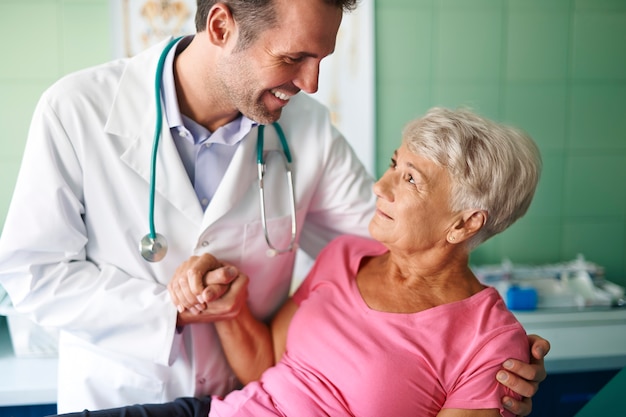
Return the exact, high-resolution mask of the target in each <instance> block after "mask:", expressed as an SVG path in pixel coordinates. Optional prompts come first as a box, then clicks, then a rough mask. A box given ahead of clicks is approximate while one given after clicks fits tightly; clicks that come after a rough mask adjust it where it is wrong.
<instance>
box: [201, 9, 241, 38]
mask: <svg viewBox="0 0 626 417" xmlns="http://www.w3.org/2000/svg"><path fill="white" fill-rule="evenodd" d="M234 32H235V20H234V19H233V15H232V13H231V11H230V8H229V7H228V6H227V5H225V4H224V3H216V4H215V5H214V6H213V7H211V10H209V14H208V16H207V21H206V33H207V35H208V36H209V39H210V41H211V43H213V44H214V45H217V46H224V45H225V44H226V43H227V42H228V40H229V39H230V38H231V37H233V34H234Z"/></svg>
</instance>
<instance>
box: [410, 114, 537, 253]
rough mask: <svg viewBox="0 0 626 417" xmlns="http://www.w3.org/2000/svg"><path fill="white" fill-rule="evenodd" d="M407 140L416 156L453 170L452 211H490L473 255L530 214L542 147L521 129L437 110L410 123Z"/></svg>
mask: <svg viewBox="0 0 626 417" xmlns="http://www.w3.org/2000/svg"><path fill="white" fill-rule="evenodd" d="M402 136H403V141H404V143H405V144H406V145H407V146H408V148H409V149H410V150H411V151H412V152H413V153H415V154H418V155H420V156H422V157H425V158H427V159H429V160H431V161H433V162H435V163H436V164H438V165H440V166H443V167H444V168H446V169H447V170H448V172H449V173H450V177H451V179H452V189H451V191H450V194H451V199H450V200H451V203H450V204H451V207H450V208H451V209H452V210H454V211H462V210H472V209H478V210H485V211H487V220H486V222H485V225H484V226H483V228H482V229H481V230H480V231H479V233H477V234H476V235H475V236H474V237H473V238H472V239H471V240H470V241H469V242H468V244H467V245H468V248H469V249H470V250H471V249H473V248H475V247H476V246H478V245H479V244H481V243H482V242H484V241H485V240H487V239H489V238H490V237H492V236H493V235H495V234H497V233H500V232H502V231H503V230H505V229H506V228H507V227H509V226H510V225H511V224H513V223H514V222H515V221H516V220H517V219H519V218H520V217H522V216H523V215H524V214H525V213H526V210H528V207H529V206H530V202H531V201H532V199H533V195H534V194H535V189H536V187H537V183H538V181H539V176H540V174H541V167H542V162H541V155H540V154H539V149H538V148H537V145H536V144H535V142H534V141H533V140H532V139H531V138H530V137H529V136H528V135H527V134H525V133H524V132H522V131H521V130H518V129H516V128H514V127H512V126H507V125H504V124H501V123H496V122H494V121H492V120H489V119H486V118H484V117H481V116H479V115H477V114H475V113H473V112H472V111H470V110H468V109H457V110H450V109H445V108H440V107H435V108H432V109H431V110H429V111H428V112H427V113H426V115H425V116H423V117H421V118H419V119H416V120H413V121H411V122H409V123H408V124H407V125H406V127H405V128H404V131H403V134H402Z"/></svg>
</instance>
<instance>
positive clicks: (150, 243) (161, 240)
mask: <svg viewBox="0 0 626 417" xmlns="http://www.w3.org/2000/svg"><path fill="white" fill-rule="evenodd" d="M181 38H182V37H178V38H175V39H172V40H171V41H170V42H169V43H168V44H167V45H166V46H165V48H164V49H163V52H161V55H160V57H159V61H158V62H157V68H156V73H155V77H154V91H155V103H156V122H155V129H154V139H153V143H152V155H151V160H150V198H149V204H148V223H149V228H150V231H149V233H148V234H147V235H146V236H144V237H143V238H142V239H141V241H140V242H139V251H140V253H141V255H142V256H143V258H144V259H145V260H146V261H148V262H158V261H160V260H161V259H163V258H164V257H165V254H166V253H167V240H166V239H165V237H164V236H163V235H161V234H159V233H157V232H156V227H155V224H154V211H155V200H156V166H157V155H158V149H159V142H160V139H161V129H162V128H163V115H162V107H161V83H162V79H163V69H164V66H165V60H166V59H167V55H168V52H169V51H170V50H171V49H172V47H173V46H174V45H176V43H177V42H178V41H179V40H180V39H181ZM272 126H274V128H275V129H276V133H277V134H278V138H279V140H280V143H281V146H282V150H283V155H282V156H283V162H284V163H285V169H286V175H287V186H288V189H289V196H290V205H291V239H290V242H289V244H288V245H287V247H286V248H284V249H280V248H276V247H275V246H274V245H273V244H272V243H271V240H270V237H269V232H268V229H267V218H266V213H265V191H264V186H263V177H264V175H265V163H264V161H263V145H264V130H265V126H264V125H259V126H258V136H257V171H258V178H259V193H260V202H261V224H262V226H263V232H264V235H265V241H266V243H267V245H268V247H269V249H268V251H267V253H268V256H274V255H277V254H280V253H286V252H291V251H293V250H294V249H295V248H296V243H295V242H296V237H297V221H296V201H295V190H294V185H293V175H292V172H291V162H292V159H291V152H290V150H289V145H288V144H287V139H286V138H285V133H284V132H283V129H282V128H281V127H280V125H279V124H278V122H274V123H272Z"/></svg>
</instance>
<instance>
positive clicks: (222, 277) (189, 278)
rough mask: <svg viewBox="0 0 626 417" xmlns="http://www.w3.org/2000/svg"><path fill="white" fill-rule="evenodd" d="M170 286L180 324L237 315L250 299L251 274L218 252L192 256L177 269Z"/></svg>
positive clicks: (218, 319)
mask: <svg viewBox="0 0 626 417" xmlns="http://www.w3.org/2000/svg"><path fill="white" fill-rule="evenodd" d="M167 288H168V290H169V293H170V297H171V298H172V302H173V303H174V305H175V306H176V308H177V309H178V320H177V325H179V326H184V325H186V324H191V323H207V322H214V321H220V320H228V319H232V318H233V317H236V316H237V315H238V314H239V312H240V311H241V309H242V307H243V306H244V305H245V303H246V299H247V296H248V276H247V275H245V274H242V273H241V272H240V271H239V270H238V269H237V268H235V267H234V266H233V265H230V264H227V263H224V262H221V261H218V260H217V259H216V258H215V257H214V256H212V255H209V254H203V255H200V256H192V257H190V258H189V259H188V260H186V261H185V262H183V263H182V264H181V265H180V266H179V267H178V268H177V269H176V272H175V273H174V276H173V277H172V279H171V281H170V282H169V284H168V285H167Z"/></svg>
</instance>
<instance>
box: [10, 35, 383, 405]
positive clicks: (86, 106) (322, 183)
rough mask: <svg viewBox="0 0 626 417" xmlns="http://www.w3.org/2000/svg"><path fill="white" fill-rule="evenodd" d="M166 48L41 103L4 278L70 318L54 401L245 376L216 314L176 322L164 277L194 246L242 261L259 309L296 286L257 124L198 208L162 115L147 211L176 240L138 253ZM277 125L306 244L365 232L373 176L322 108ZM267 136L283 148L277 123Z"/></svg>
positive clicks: (134, 394) (43, 310) (31, 306)
mask: <svg viewBox="0 0 626 417" xmlns="http://www.w3.org/2000/svg"><path fill="white" fill-rule="evenodd" d="M163 46H164V44H160V45H158V46H156V47H154V48H151V49H150V50H148V51H146V52H144V53H142V54H140V55H138V56H136V57H134V58H131V59H129V60H119V61H115V62H111V63H108V64H105V65H102V66H99V67H97V68H93V69H88V70H84V71H80V72H78V73H75V74H72V75H69V76H67V77H65V78H64V79H62V80H60V81H59V82H57V83H56V84H55V85H53V86H52V87H51V88H50V89H49V90H48V91H46V92H45V93H44V94H43V96H42V98H41V100H40V101H39V103H38V105H37V108H36V110H35V113H34V116H33V120H32V125H31V128H30V131H29V136H28V141H27V145H26V150H25V154H24V160H23V164H22V168H21V170H20V173H19V177H18V181H17V186H16V188H15V194H14V197H13V200H12V203H11V206H10V209H9V213H8V216H7V219H6V222H5V228H4V231H3V235H2V239H1V240H0V283H2V285H3V286H5V288H6V290H7V291H8V293H9V295H10V296H11V299H12V300H13V303H14V305H15V307H16V308H17V309H18V310H19V311H21V312H24V313H27V314H29V316H30V317H32V318H33V319H34V320H35V321H36V322H38V323H41V324H42V325H46V326H55V327H58V328H60V329H61V330H62V331H61V336H60V345H59V386H58V406H59V412H61V413H65V412H70V411H80V410H83V409H85V408H89V409H98V408H107V407H115V406H120V405H125V404H131V403H155V402H163V401H169V400H172V399H174V398H176V397H179V396H193V395H196V396H199V395H205V394H208V393H210V394H218V395H222V394H224V393H226V392H227V391H229V390H232V389H233V388H234V387H235V386H236V380H235V378H234V376H233V375H232V372H231V370H230V368H229V367H228V365H227V363H226V361H225V358H224V355H223V353H222V351H221V346H220V344H219V342H218V340H217V337H216V334H215V331H214V328H213V327H212V325H191V326H186V327H185V328H184V329H183V330H182V332H177V331H176V326H175V322H176V309H175V308H174V306H173V304H172V302H171V300H170V298H169V294H168V292H167V288H166V285H167V283H168V281H169V280H170V278H171V277H172V275H173V273H174V271H175V269H176V267H177V266H178V265H179V264H180V263H181V262H183V261H184V260H185V259H187V258H188V257H189V256H190V255H192V254H199V253H202V252H210V253H212V254H214V255H216V256H217V257H219V258H221V259H224V260H227V261H229V262H232V263H234V264H236V265H237V266H239V267H240V268H241V269H242V270H243V271H244V272H245V273H247V274H248V275H249V276H250V286H249V289H250V297H249V303H250V306H251V309H252V311H253V313H254V314H255V315H257V316H258V317H260V318H268V317H269V316H271V315H272V314H273V313H274V312H275V310H276V309H277V307H278V306H279V305H280V304H281V303H282V301H283V300H284V299H285V298H286V297H287V295H288V290H289V286H290V279H291V275H292V269H293V264H294V257H295V253H289V254H286V255H280V256H276V257H267V255H266V251H267V245H266V243H265V240H264V236H263V231H262V228H261V222H260V209H259V190H258V181H257V174H256V172H257V171H256V170H257V167H256V135H257V129H256V128H255V129H253V130H252V132H251V133H250V134H249V135H248V137H246V138H245V139H244V140H243V141H242V143H241V145H240V147H239V148H238V150H237V151H236V154H235V155H234V158H233V160H232V162H231V164H230V166H229V168H228V170H227V172H226V173H225V176H224V178H223V180H222V183H221V184H220V186H219V188H218V190H217V192H216V194H215V196H214V198H213V201H212V202H211V204H210V205H209V207H208V208H207V210H206V212H204V213H203V211H202V209H201V206H200V203H199V202H198V199H197V197H196V194H195V193H194V190H193V187H192V185H191V183H190V181H189V178H188V176H187V174H186V171H185V168H184V167H183V164H182V162H181V160H180V158H179V156H178V153H177V150H176V147H175V145H174V143H173V139H172V136H171V134H170V132H169V129H168V128H167V123H166V122H164V123H163V131H162V139H161V142H160V145H159V146H160V147H159V152H158V163H157V164H158V165H157V181H156V189H157V193H156V204H155V214H154V218H155V222H156V231H157V232H158V233H161V234H163V235H164V236H165V237H166V238H167V240H168V243H169V251H168V253H167V256H166V257H165V259H164V260H163V261H161V262H159V263H148V262H146V261H144V260H143V258H142V257H141V255H140V253H139V249H138V246H139V243H138V242H139V240H140V239H141V238H142V237H143V236H144V235H145V234H146V233H147V232H148V230H149V227H148V201H149V175H150V157H151V149H152V144H153V135H154V132H153V129H154V127H153V126H154V123H155V104H154V103H155V102H154V88H153V78H154V73H155V67H156V62H157V60H158V57H159V55H160V52H161V50H162V48H163ZM164 117H165V116H164ZM280 123H281V126H282V127H283V129H284V131H285V135H286V137H287V140H288V142H289V145H290V148H291V153H292V156H293V160H294V164H293V169H294V182H295V190H296V201H297V220H298V240H299V244H300V247H301V248H302V249H304V250H306V251H307V252H309V253H310V254H312V255H316V254H317V251H319V249H320V248H321V247H322V246H323V245H324V244H326V243H327V242H328V241H329V240H330V239H331V238H333V237H334V236H336V235H338V234H341V233H355V234H361V235H363V234H366V233H367V224H368V222H369V219H370V216H371V214H372V210H373V207H374V198H373V193H372V191H371V186H372V180H371V178H370V177H368V175H367V174H366V171H365V170H364V168H363V166H362V165H361V164H360V162H359V161H358V160H357V158H356V156H355V154H354V153H353V152H352V150H351V149H350V147H349V146H348V144H347V143H346V141H345V140H344V139H343V138H342V137H341V135H340V134H339V133H338V132H337V131H336V130H335V129H334V128H333V127H332V126H331V124H330V122H329V115H328V114H327V111H326V109H325V108H323V107H322V106H321V105H320V104H318V103H317V102H315V101H314V100H313V99H311V98H310V97H308V96H305V95H303V94H299V95H297V96H296V97H293V98H292V99H291V103H289V105H288V106H287V107H286V108H285V109H284V111H283V115H282V117H281V119H280ZM265 142H266V146H265V149H280V146H279V145H278V142H277V140H276V135H275V133H274V130H273V129H272V128H271V127H268V128H266V140H265ZM274 155H275V154H274ZM268 158H269V161H268V162H269V163H270V167H269V171H270V172H269V173H268V178H267V180H266V190H267V193H268V195H267V200H268V201H267V212H268V219H269V228H270V231H271V232H270V233H273V241H274V242H276V245H277V246H280V247H284V246H286V244H287V243H288V242H289V238H290V234H291V232H290V230H291V227H290V217H289V206H288V204H287V203H286V202H287V196H288V193H287V192H286V188H285V187H286V185H285V184H286V183H285V181H284V178H285V177H284V170H283V169H282V167H281V165H278V163H277V161H276V160H275V159H273V158H274V157H273V156H269V157H268ZM272 161H273V163H272ZM207 175H210V173H207ZM277 190H280V192H277Z"/></svg>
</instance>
